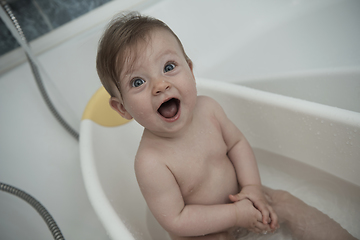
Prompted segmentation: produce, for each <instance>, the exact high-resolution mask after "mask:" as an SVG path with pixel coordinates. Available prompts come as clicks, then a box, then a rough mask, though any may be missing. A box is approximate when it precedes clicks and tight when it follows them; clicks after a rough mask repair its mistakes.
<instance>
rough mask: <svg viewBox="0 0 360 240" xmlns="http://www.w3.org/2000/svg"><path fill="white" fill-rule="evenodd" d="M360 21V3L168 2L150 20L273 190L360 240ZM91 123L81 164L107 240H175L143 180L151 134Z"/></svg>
mask: <svg viewBox="0 0 360 240" xmlns="http://www.w3.org/2000/svg"><path fill="white" fill-rule="evenodd" d="M359 11H360V2H359V1H356V0H347V1H340V0H323V1H321V0H319V1H301V0H293V1H285V0H274V1H270V2H268V1H235V0H232V1H231V0H228V1H205V0H202V1H201V0H197V1H189V0H185V1H182V2H181V3H179V2H178V1H174V0H173V1H171V0H169V1H161V2H159V3H157V4H155V5H153V6H150V7H149V8H147V9H144V10H142V12H143V13H145V14H149V15H152V16H154V17H158V18H160V19H162V20H164V21H165V22H166V23H167V24H168V25H169V26H170V27H171V28H172V29H173V30H174V32H175V33H177V35H178V36H179V38H180V39H181V40H182V42H183V45H184V47H185V50H186V51H187V53H188V55H189V56H190V58H192V60H193V61H194V64H195V75H196V77H197V81H198V90H199V93H200V94H205V95H209V96H212V97H213V98H215V99H216V100H217V101H219V102H220V103H221V105H222V106H223V108H224V109H225V111H226V112H227V114H228V116H229V117H230V118H231V119H232V120H233V121H234V122H235V123H236V124H237V126H238V127H239V128H240V129H241V130H242V131H243V132H244V134H245V135H246V137H247V138H248V140H249V141H250V143H251V145H252V146H253V148H254V149H255V154H256V156H257V160H258V164H259V168H260V172H261V176H262V182H263V184H265V185H267V186H270V187H273V188H280V189H285V190H288V191H290V192H291V193H292V194H294V195H296V196H297V197H299V198H301V199H302V200H304V201H305V202H307V203H309V204H311V205H312V206H315V207H316V208H318V209H320V210H321V211H323V212H324V213H326V214H328V215H329V216H330V217H332V218H333V219H335V220H336V221H337V222H339V223H340V224H341V225H342V226H343V227H344V228H346V229H347V230H348V231H349V232H350V233H351V234H353V235H354V236H355V237H357V238H360V230H359V228H358V226H360V217H359V216H360V214H359V213H360V174H359V172H360V111H359V104H358V103H360V94H359V91H360V90H359V88H360V84H359V82H360V78H359V76H360V74H359V72H360V71H359V69H360V30H359V27H358V26H359V23H360V15H359V14H358V12H359ZM210 79H211V80H210ZM214 80H217V81H214ZM226 82H231V83H226ZM234 83H235V84H234ZM241 85H245V86H249V87H251V88H248V87H245V86H241ZM254 88H255V89H254ZM261 90H264V91H261ZM265 91H267V92H265ZM102 98H104V96H102ZM105 98H106V97H105ZM96 101H103V103H102V104H103V107H104V105H106V99H105V101H104V100H96ZM90 105H92V104H90ZM103 107H101V108H103ZM93 111H94V112H95V113H94V114H95V115H97V114H98V113H96V112H97V110H93ZM109 111H110V110H109ZM91 118H92V117H87V118H86V119H83V120H82V122H81V136H80V138H81V139H80V151H81V165H82V171H83V176H84V182H85V185H86V189H87V192H88V195H89V198H90V201H91V203H92V205H93V207H94V209H95V211H96V213H97V215H98V216H99V218H100V219H101V222H102V223H103V225H104V227H105V228H106V230H107V231H108V233H109V236H110V237H111V238H112V239H154V240H161V239H168V236H167V234H166V233H165V231H164V230H162V228H161V227H160V226H159V225H158V224H157V222H156V221H155V220H154V219H153V217H152V215H151V213H150V212H149V210H148V209H147V207H146V203H145V201H144V200H143V198H142V195H141V193H140V191H139V189H138V186H137V183H136V179H135V175H134V171H133V159H134V154H135V152H136V149H137V146H138V142H139V139H140V136H141V131H142V128H141V127H140V126H139V125H138V124H137V123H136V122H134V121H131V122H130V123H127V124H125V125H122V126H112V127H104V126H101V125H100V124H98V123H95V122H94V121H93V120H90V119H91ZM115 118H116V116H115ZM115 122H116V120H115ZM110 125H112V124H110ZM114 125H116V124H114Z"/></svg>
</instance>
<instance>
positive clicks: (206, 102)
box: [198, 96, 225, 117]
mask: <svg viewBox="0 0 360 240" xmlns="http://www.w3.org/2000/svg"><path fill="white" fill-rule="evenodd" d="M198 107H199V109H201V110H200V111H202V112H207V113H209V114H213V115H215V116H217V117H219V116H221V115H224V114H225V113H224V110H223V108H222V106H221V105H220V104H219V103H218V102H217V101H216V100H215V99H213V98H211V97H209V96H198Z"/></svg>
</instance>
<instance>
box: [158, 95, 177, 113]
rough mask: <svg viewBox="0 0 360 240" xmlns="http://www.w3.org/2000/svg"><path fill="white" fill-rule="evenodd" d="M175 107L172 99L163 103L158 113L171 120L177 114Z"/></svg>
mask: <svg viewBox="0 0 360 240" xmlns="http://www.w3.org/2000/svg"><path fill="white" fill-rule="evenodd" d="M177 110H178V109H177V105H176V101H175V100H174V99H171V100H169V101H167V102H164V103H163V104H162V105H161V106H160V108H159V110H158V111H159V113H160V114H161V115H162V116H163V117H165V118H171V117H173V116H175V114H176V113H177Z"/></svg>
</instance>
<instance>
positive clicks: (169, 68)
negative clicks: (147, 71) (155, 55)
mask: <svg viewBox="0 0 360 240" xmlns="http://www.w3.org/2000/svg"><path fill="white" fill-rule="evenodd" d="M174 68H175V64H173V63H169V64H166V65H165V67H164V72H169V71H171V70H174Z"/></svg>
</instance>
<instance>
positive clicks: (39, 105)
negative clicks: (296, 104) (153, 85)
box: [0, 0, 360, 239]
mask: <svg viewBox="0 0 360 240" xmlns="http://www.w3.org/2000/svg"><path fill="white" fill-rule="evenodd" d="M114 6H117V7H114ZM118 6H125V7H124V8H121V7H118ZM121 9H139V10H141V12H143V13H145V14H149V15H152V16H154V17H158V18H160V19H162V20H164V21H165V22H166V23H168V25H169V26H170V27H171V28H172V29H173V30H174V32H176V33H177V35H178V36H179V38H180V39H181V40H182V42H183V45H184V46H185V49H186V51H187V53H188V55H189V56H190V57H191V58H192V60H193V62H194V64H195V75H196V77H206V78H209V79H215V80H218V81H228V82H241V81H242V80H249V79H274V77H276V76H279V75H281V74H284V73H285V74H287V75H288V76H289V77H294V76H295V75H293V73H303V72H308V71H313V70H318V69H332V70H337V69H340V70H341V69H344V68H352V67H354V66H355V68H356V67H358V66H359V65H360V60H359V58H360V54H358V51H359V49H360V48H359V43H360V39H359V30H358V27H357V26H358V22H359V20H358V19H359V15H358V14H357V12H358V11H357V9H359V1H357V0H345V1H343V0H330V1H329V0H318V1H301V0H296V1H295V0H294V1H286V0H275V1H272V3H266V2H264V1H235V0H227V1H206V0H197V1H192V0H184V1H181V2H179V1H175V0H166V1H165V0H164V1H155V0H154V1H136V2H135V1H123V0H122V1H112V2H110V3H109V4H107V5H106V6H104V7H102V8H101V9H99V11H96V13H94V14H95V15H92V14H91V13H90V14H89V15H87V16H84V18H81V19H80V20H79V21H74V22H72V23H70V24H67V25H66V26H64V27H62V28H61V29H58V30H56V31H54V32H53V33H52V34H49V35H47V36H44V37H42V38H40V39H38V40H36V41H34V42H32V43H31V46H32V47H33V48H34V49H35V53H36V54H37V56H38V59H39V61H40V62H41V64H42V68H43V71H45V72H46V73H47V76H49V78H50V79H46V80H45V84H46V86H47V88H48V89H49V91H50V95H51V97H52V99H53V100H54V101H55V103H56V106H57V107H58V108H60V109H63V110H62V111H61V114H62V115H64V117H65V118H66V119H67V120H68V121H69V122H70V123H71V125H72V126H73V128H74V129H77V130H80V122H81V115H82V113H83V110H84V108H85V106H86V105H87V103H88V101H89V99H90V98H91V96H92V94H93V93H94V92H95V91H96V90H97V89H98V88H99V87H100V82H99V80H98V77H97V74H96V71H95V56H96V49H97V42H98V39H99V37H100V35H101V33H102V31H103V28H104V25H105V22H106V21H107V20H105V19H109V18H111V16H112V15H113V14H114V13H115V12H117V11H120V10H121ZM214 15H215V16H216V17H214ZM184 16H186V17H184ZM199 16H201V17H200V18H199ZM89 23H90V24H89ZM84 26H85V27H84ZM234 29H237V31H234ZM69 33H70V34H69ZM320 33H321V34H320ZM224 36H225V37H224ZM310 36H311V37H310ZM324 43H326V44H324ZM214 46H215V47H214ZM15 55H16V57H15V59H14V58H11V59H10V60H9V59H8V58H6V59H4V58H1V59H0V66H3V64H4V65H6V66H8V65H9V64H7V62H11V63H10V65H11V66H14V64H15V63H14V62H16V64H19V61H17V59H18V58H21V59H23V58H24V56H23V53H21V51H17V54H15ZM273 56H276V59H275V60H274V59H273ZM2 70H3V69H2ZM281 76H283V75H281ZM205 85H206V84H205ZM346 85H347V84H344V86H346ZM322 89H323V88H322ZM349 89H352V87H349ZM265 90H266V89H265ZM269 91H270V90H269ZM346 91H347V90H346ZM204 93H206V92H204ZM258 93H259V92H256V94H258ZM209 94H211V92H210V93H209ZM294 97H297V96H294ZM224 99H226V98H224ZM286 101H287V102H289V104H290V103H292V101H294V99H286ZM311 101H312V100H311ZM280 102H281V101H280ZM353 102H356V101H353ZM226 104H231V103H226ZM276 104H278V103H274V106H273V108H274V109H277V106H276ZM315 106H318V105H317V104H309V105H307V107H306V108H308V109H309V110H310V111H311V113H312V115H305V116H303V117H304V118H302V117H300V118H299V117H298V118H296V119H297V120H296V125H295V124H294V125H295V126H302V128H301V129H299V132H298V134H299V137H300V139H302V138H303V139H306V137H311V139H316V144H315V143H314V144H313V145H310V146H309V145H306V144H305V143H302V142H301V143H300V147H301V148H302V147H309V151H307V152H302V151H301V150H299V149H301V148H300V147H299V149H297V148H296V147H291V148H288V145H287V144H290V143H288V141H280V140H279V138H261V134H259V133H258V134H257V135H253V132H252V131H251V130H250V129H246V126H245V131H247V135H248V136H249V137H250V138H251V141H252V142H253V143H254V144H256V143H258V141H259V144H260V143H266V144H269V145H268V147H267V149H263V148H259V147H258V146H256V145H255V147H256V148H257V149H262V150H261V151H265V152H266V151H268V150H270V152H274V151H275V149H276V151H280V150H281V151H282V152H281V154H280V155H281V156H285V157H287V158H291V159H297V157H292V156H294V155H296V154H300V155H301V156H304V157H303V159H308V160H307V162H306V163H307V164H312V163H315V165H316V166H315V167H317V168H318V167H319V166H320V167H322V166H325V167H327V168H325V170H326V171H329V172H331V173H332V174H335V175H336V176H338V177H343V176H345V179H346V180H347V181H350V182H352V183H354V182H355V183H356V184H357V185H358V183H357V180H356V179H357V178H356V176H357V172H358V168H357V167H356V166H357V165H356V164H355V167H353V166H354V164H353V163H354V162H355V161H353V157H354V156H355V155H353V156H350V155H351V154H355V153H354V152H353V150H354V149H355V148H356V146H359V143H358V139H359V137H358V135H356V134H358V133H359V131H357V132H354V130H356V129H357V126H358V125H356V124H355V128H354V123H353V120H354V119H356V117H353V115H352V114H350V115H346V116H347V117H346V119H345V120H344V119H339V118H341V116H343V112H342V113H339V111H337V110H336V109H334V114H333V115H331V114H330V115H329V114H328V113H326V114H325V113H323V112H322V111H320V113H319V114H320V115H319V116H318V115H316V114H315V113H317V110H318V109H317V108H316V107H315ZM257 107H258V108H257V109H258V112H262V111H261V108H263V106H262V105H261V104H260V105H257ZM341 108H342V107H341ZM345 109H346V108H345ZM0 112H1V113H7V114H0V122H1V125H0V132H1V134H0V159H1V164H2V165H1V168H0V180H1V181H3V182H6V183H9V184H12V185H15V186H17V187H19V188H21V189H23V190H26V191H27V192H29V193H31V194H32V195H33V196H35V197H37V198H38V199H39V200H40V201H41V202H42V203H43V204H44V205H45V206H46V207H47V208H48V210H49V211H50V212H51V213H52V215H53V217H54V218H55V219H56V220H57V222H58V224H59V225H60V228H61V230H62V231H63V233H64V235H65V237H67V236H72V237H74V238H75V239H108V238H109V237H108V236H107V232H106V231H107V225H106V224H108V225H111V224H112V223H111V222H110V223H109V222H106V224H105V223H104V222H103V220H101V223H100V222H99V220H98V218H97V216H99V209H101V208H99V209H95V211H96V213H97V216H96V215H95V214H94V213H93V210H92V206H91V205H90V202H89V198H88V196H87V194H88V193H87V192H86V191H85V187H84V183H83V179H82V176H81V170H82V169H81V166H80V163H79V149H78V146H79V145H78V143H77V142H76V141H75V140H74V139H72V137H71V136H68V134H67V133H66V132H65V131H64V130H63V129H62V128H61V127H60V126H59V124H58V123H57V122H56V120H54V118H53V117H52V116H51V114H50V113H49V112H48V110H47V108H46V106H45V104H44V103H43V100H42V99H41V97H40V95H39V92H38V90H37V89H36V86H35V83H34V81H33V79H32V74H31V71H30V68H29V66H28V64H27V63H23V64H20V65H18V66H17V67H15V68H13V69H11V70H7V71H1V75H0ZM272 112H273V111H272V108H270V109H268V111H267V112H266V113H267V114H268V116H266V115H263V118H264V119H266V118H269V117H270V116H273V115H271V114H272ZM289 112H291V111H289ZM314 112H315V113H314ZM290 115H291V116H290ZM290 115H286V114H285V116H284V117H285V119H286V118H291V119H294V118H293V117H294V116H297V115H296V112H293V113H292V114H290ZM299 116H301V114H299ZM324 116H325V117H324ZM274 117H275V119H277V120H278V121H279V122H280V124H284V123H283V122H282V121H285V119H280V118H279V117H278V116H274ZM264 119H263V120H264ZM329 119H331V120H329ZM249 120H250V121H255V122H256V121H257V122H258V124H259V126H261V125H260V124H261V123H263V122H261V121H262V120H261V121H260V120H259V119H257V118H253V119H249ZM259 121H260V122H259ZM344 121H345V123H343V122H344ZM337 123H339V124H337ZM273 124H274V125H276V124H275V123H274V122H273ZM331 124H332V125H331ZM349 124H350V125H349ZM325 125H327V126H329V125H330V126H331V127H332V130H331V131H330V130H329V131H327V130H328V129H327V128H323V126H325ZM240 127H244V126H240ZM268 127H269V128H270V127H273V125H266V124H265V125H263V126H262V127H261V128H260V129H261V130H269V129H267V128H268ZM135 128H136V127H135ZM287 129H290V130H291V127H289V128H287ZM310 129H311V131H310ZM315 129H322V130H324V131H315ZM242 130H243V129H242ZM270 130H271V129H270ZM290 130H287V131H288V132H289V131H290ZM325 130H326V131H325ZM101 131H102V130H101ZM119 131H120V130H119ZM134 131H137V130H134ZM272 131H273V132H271V134H275V135H276V134H278V132H279V129H278V128H275V127H274V128H273V130H272ZM290 132H291V131H290ZM318 133H319V134H318ZM96 134H97V133H96ZM125 134H126V135H127V136H128V135H132V132H131V133H129V132H126V133H125ZM293 138H294V139H295V140H296V137H295V136H293ZM350 138H351V139H350ZM136 140H137V139H134V142H133V144H137V142H136ZM255 140H256V141H255ZM292 140H293V139H292ZM114 141H120V139H116V138H114ZM289 142H290V141H289ZM133 144H132V145H133ZM302 144H305V146H304V145H302ZM322 144H325V145H326V144H330V145H328V146H331V147H332V148H331V149H330V151H328V150H329V149H327V150H325V149H324V150H323V152H322V153H321V154H322V157H321V158H319V161H312V160H310V159H312V158H308V156H313V155H312V154H317V153H318V152H319V146H322ZM97 145H101V143H97V142H96V144H95V146H97ZM19 146H20V148H21V151H20V150H19ZM129 154H132V153H129ZM326 154H327V155H328V156H330V155H332V156H337V157H339V158H340V159H344V162H345V164H344V166H345V167H346V168H345V169H344V168H339V170H337V169H336V168H337V166H338V164H335V163H336V162H337V160H334V159H333V158H330V160H327V156H326ZM334 154H335V155H334ZM102 159H103V160H106V159H105V158H102ZM109 161H111V160H110V159H109ZM328 161H329V163H331V164H325V163H327V162H328ZM318 162H322V164H323V165H321V164H320V165H318ZM348 163H349V164H350V165H347V164H348ZM328 165H329V166H328ZM96 166H99V167H100V168H101V166H102V164H100V163H97V165H96ZM108 166H111V165H108ZM331 166H332V167H331ZM350 166H351V167H350ZM102 167H103V168H104V166H102ZM128 169H132V165H131V166H128ZM111 170H112V169H105V168H104V169H103V170H102V175H101V176H102V178H104V176H106V175H104V174H105V173H106V171H111ZM339 175H340V176H339ZM347 175H348V176H347ZM64 176H65V177H64ZM109 176H110V175H109ZM111 176H112V179H114V181H109V182H106V183H109V184H111V183H113V184H114V183H116V185H112V186H111V185H109V186H105V184H104V183H103V180H101V181H97V183H98V184H100V183H101V185H100V186H101V188H99V189H102V187H107V188H108V189H107V190H106V194H110V195H109V196H110V197H106V199H108V200H109V202H111V201H113V202H111V203H112V204H113V205H116V206H118V205H121V204H118V203H121V201H123V200H121V199H120V196H117V197H118V198H114V197H111V196H112V195H111V194H118V193H117V191H115V190H114V189H117V188H119V187H120V186H118V185H117V184H118V183H119V181H120V179H119V177H120V176H114V175H111ZM129 178H130V176H129ZM105 181H107V180H105ZM134 181H135V180H134ZM126 182H128V181H126ZM121 184H125V182H122V183H121ZM129 184H130V183H129ZM134 185H135V182H133V183H131V186H134ZM122 188H124V189H125V188H127V186H126V185H124V186H122ZM101 191H103V190H101ZM134 191H135V190H134ZM0 194H1V201H0V204H1V207H0V209H1V215H2V216H6V217H4V218H1V219H0V236H1V237H0V238H2V237H3V236H5V237H7V236H14V237H15V239H22V238H33V239H47V238H48V232H47V231H42V230H39V231H33V229H43V228H45V229H46V226H44V225H43V222H42V221H41V219H39V221H36V220H33V219H37V216H35V215H36V213H34V212H31V211H32V209H29V208H28V206H27V205H26V204H25V203H24V204H23V205H22V206H23V207H18V206H15V205H13V204H15V201H16V200H15V201H14V200H13V198H11V197H7V196H4V194H5V193H0ZM134 194H135V198H134V199H136V201H139V202H138V206H139V208H140V209H142V210H141V214H142V215H141V214H140V215H139V216H145V217H144V219H149V218H151V216H150V215H149V213H148V212H147V210H146V207H145V206H144V205H143V204H144V202H143V200H140V199H142V197H141V196H140V195H139V193H136V192H135V193H134ZM130 196H132V195H130ZM130 196H129V199H128V200H126V201H128V202H133V201H135V200H133V199H131V198H130ZM59 199H61V200H62V201H61V204H59ZM110 200H111V201H110ZM106 201H107V200H106ZM117 201H120V202H117ZM9 206H11V207H9ZM121 206H122V205H121ZM118 207H119V206H118ZM122 208H124V209H122V210H116V211H119V212H120V211H127V208H128V206H126V205H123V206H122ZM135 208H136V207H134V208H133V209H132V210H134V211H135V210H136V209H135ZM14 209H15V210H14ZM16 209H17V210H16ZM26 209H28V211H26ZM130 209H131V208H130ZM101 210H103V209H101ZM16 211H17V215H16V216H15V214H14V212H16ZM127 213H128V215H129V216H132V214H131V211H130V210H128V212H127ZM116 215H118V214H116ZM23 216H25V217H23ZM129 219H131V218H130V217H129ZM138 220H139V219H134V220H131V221H134V222H136V221H138ZM129 221H130V220H129ZM140 222H141V221H140ZM116 223H117V222H115V224H116ZM125 224H126V222H125ZM141 224H143V225H141V226H147V225H148V224H153V222H152V221H149V222H145V223H141ZM14 225H20V226H22V227H23V226H26V227H24V228H22V229H21V230H18V229H17V228H16V229H15V228H14V227H13V226H14ZM102 225H104V226H105V225H106V227H105V228H106V229H105V230H104V228H103V227H102ZM129 225H131V226H132V227H133V228H134V229H136V226H137V225H136V224H129ZM157 227H158V226H157ZM157 227H156V226H154V228H152V227H151V228H150V229H158V228H157ZM129 228H131V227H129ZM134 231H135V230H134ZM154 232H155V233H152V234H160V236H159V237H158V238H154V239H161V236H163V235H162V234H163V233H158V232H157V231H154ZM29 234H32V235H29ZM141 234H142V233H141V232H139V233H138V235H141ZM154 236H156V235H154ZM357 236H358V237H359V235H357ZM114 239H123V238H121V237H120V238H114ZM145 239H146V238H145Z"/></svg>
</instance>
